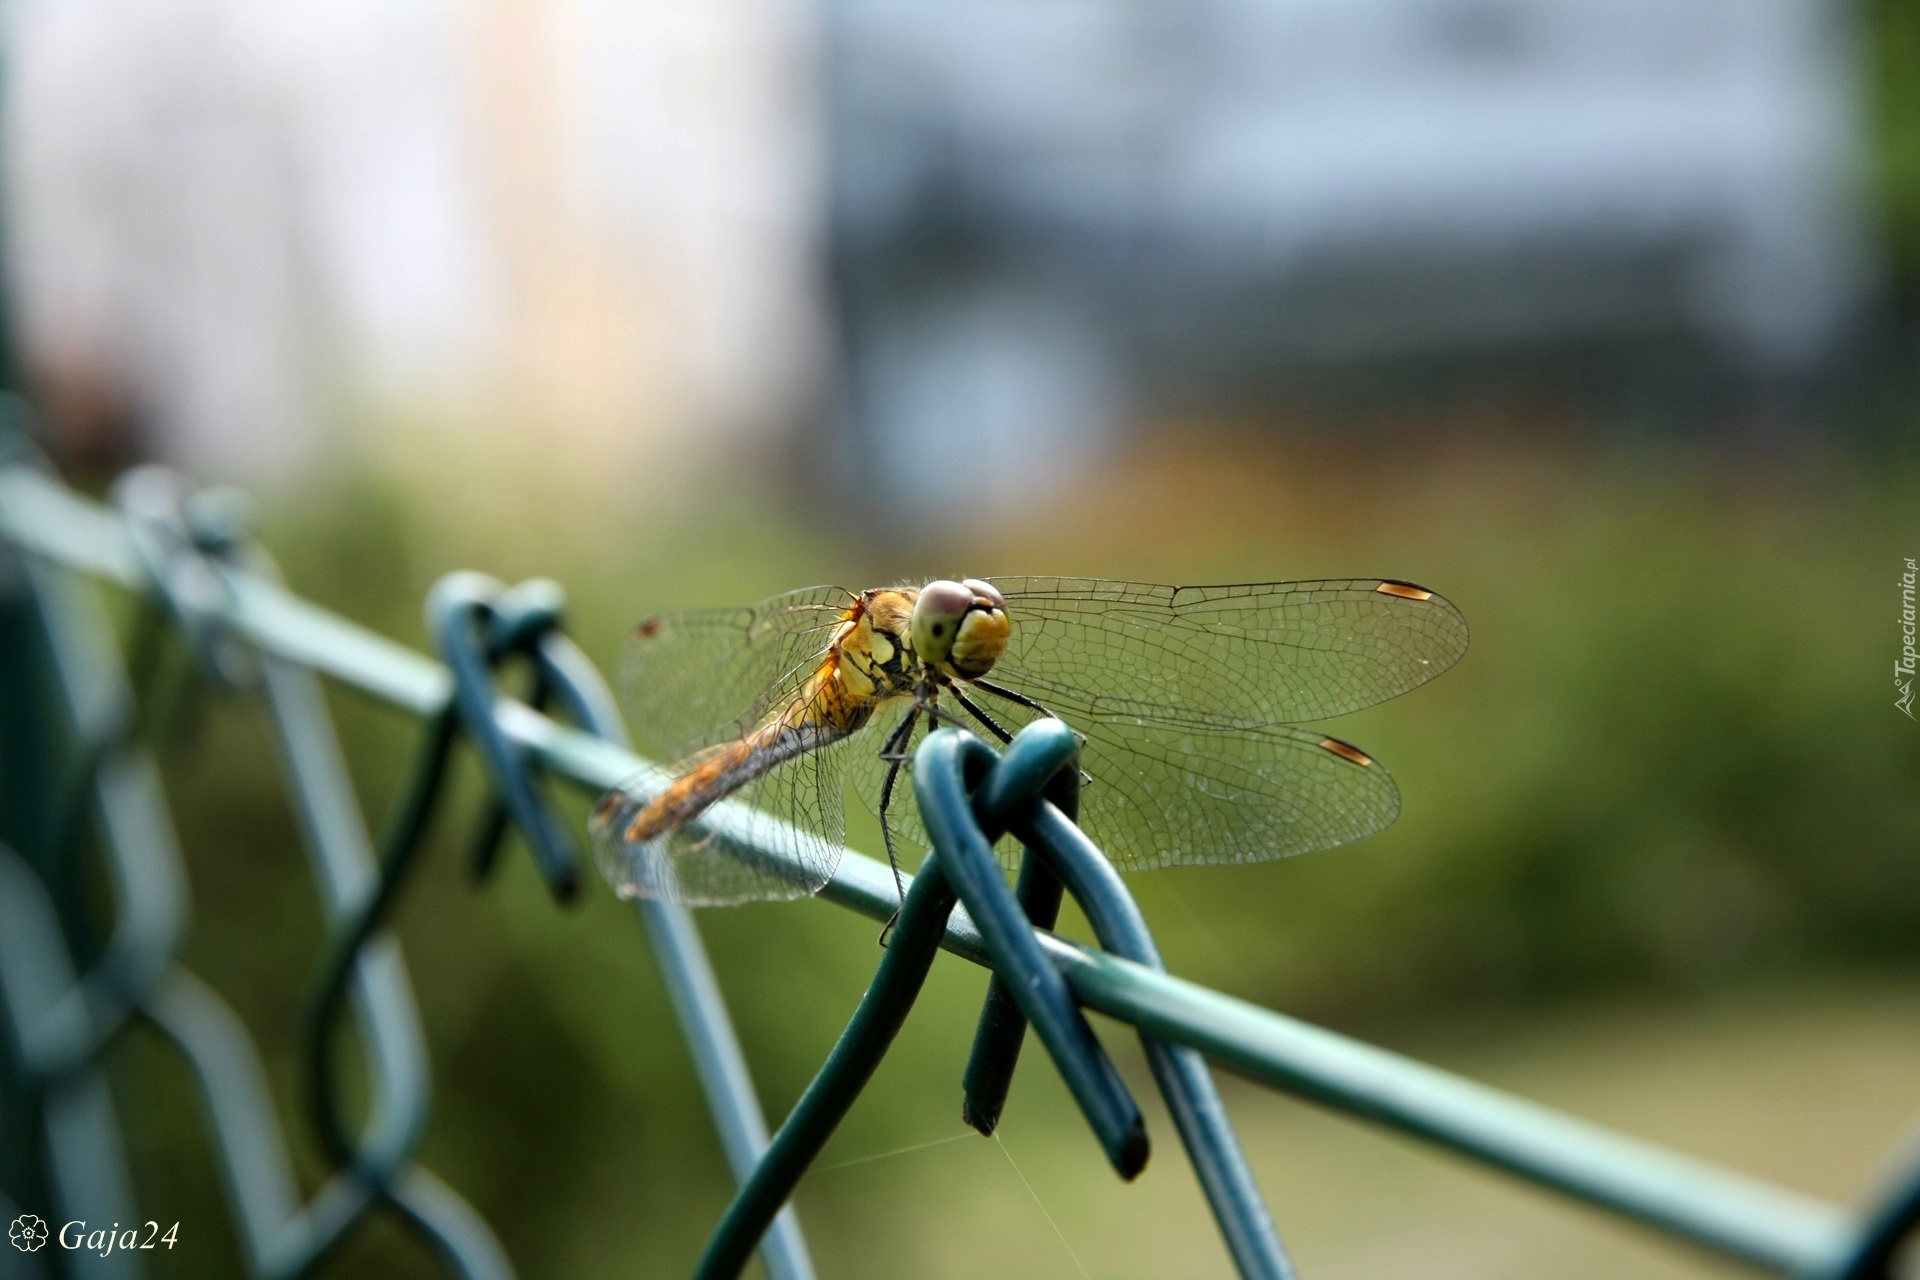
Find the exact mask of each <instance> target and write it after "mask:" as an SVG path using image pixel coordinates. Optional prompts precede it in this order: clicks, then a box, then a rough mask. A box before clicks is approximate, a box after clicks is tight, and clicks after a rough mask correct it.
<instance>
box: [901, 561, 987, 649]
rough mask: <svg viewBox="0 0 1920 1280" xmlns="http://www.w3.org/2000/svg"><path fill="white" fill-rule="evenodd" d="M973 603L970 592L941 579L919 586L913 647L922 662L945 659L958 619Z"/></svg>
mask: <svg viewBox="0 0 1920 1280" xmlns="http://www.w3.org/2000/svg"><path fill="white" fill-rule="evenodd" d="M972 607H973V592H971V591H969V590H967V589H966V588H965V587H963V586H961V585H960V584H959V583H957V582H949V581H947V580H946V579H944V578H943V579H941V580H940V581H938V582H929V583H928V584H927V585H926V586H924V587H922V588H920V596H919V598H918V599H917V600H915V601H914V602H913V651H914V652H915V653H917V654H919V655H920V661H922V662H945V661H946V660H947V658H948V656H949V655H951V654H952V653H953V642H954V639H955V637H957V636H958V635H959V634H960V623H961V621H962V620H963V619H965V618H966V616H967V610H969V609H971V608H972Z"/></svg>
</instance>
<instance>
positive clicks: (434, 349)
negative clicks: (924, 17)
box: [6, 0, 821, 481]
mask: <svg viewBox="0 0 1920 1280" xmlns="http://www.w3.org/2000/svg"><path fill="white" fill-rule="evenodd" d="M9 15H10V17H9V22H8V24H7V39H8V44H9V50H8V65H9V70H10V76H9V81H8V85H7V87H8V90H9V94H8V98H7V104H6V105H7V110H6V120H7V125H8V138H7V157H8V179H9V181H8V184H7V194H8V197H9V200H10V207H11V228H10V231H11V244H10V257H11V262H12V267H13V286H14V290H15V295H16V305H17V308H18V310H19V311H20V312H21V314H22V319H23V327H24V330H25V337H26V345H27V348H28V351H29V356H30V361H31V364H32V366H33V368H34V370H35V371H36V373H37V375H38V379H39V381H40V382H41V384H42V386H43V389H44V395H43V399H44V400H45V401H46V402H48V403H49V404H51V406H52V408H53V411H54V412H55V413H56V415H58V416H59V417H60V418H61V419H62V423H61V425H62V427H63V428H64V429H65V430H67V431H68V432H70V433H75V434H78V435H80V436H81V437H83V438H84V437H88V436H91V435H96V434H102V433H115V432H120V433H124V432H126V431H127V430H129V429H132V430H135V431H137V432H139V433H141V434H142V435H143V436H144V437H145V438H144V441H143V442H142V443H141V445H140V447H141V449H142V450H143V451H146V452H151V453H155V454H158V455H159V456H161V457H164V458H168V459H171V460H174V461H177V462H179V463H181V464H182V465H185V466H187V467H188V468H190V469H193V470H195V471H197V472H199V473H201V474H203V475H236V474H237V475H241V476H244V477H247V478H249V479H252V480H255V481H258V480H260V479H263V478H266V477H267V476H270V475H273V474H275V473H286V472H288V471H290V470H294V469H296V468H297V467H298V465H299V464H301V463H302V462H304V461H307V460H309V459H311V458H312V457H313V456H314V455H315V454H316V453H318V452H326V453H337V452H339V451H341V450H342V449H343V447H344V448H346V449H347V451H348V452H349V454H359V455H361V456H364V455H365V453H366V452H368V451H371V452H373V453H375V454H380V453H399V454H401V455H403V456H405V455H413V456H415V457H416V458H417V460H418V461H419V462H420V465H423V466H435V465H443V464H444V462H445V461H446V459H447V458H448V457H450V456H453V455H452V454H451V453H450V451H449V450H450V448H451V449H454V450H458V451H461V452H463V453H465V454H468V455H475V456H478V455H485V454H487V453H490V452H494V453H504V454H506V455H507V456H508V458H509V459H510V460H512V461H513V462H514V463H515V465H533V466H537V467H542V468H549V469H552V468H572V469H574V470H576V471H579V472H584V473H589V474H597V473H598V472H599V471H601V470H604V469H605V468H606V466H607V464H609V463H620V464H629V465H635V466H646V465H649V464H655V465H667V464H668V463H669V462H670V461H671V460H673V459H677V458H683V457H685V456H687V455H688V454H689V453H690V452H697V451H698V450H699V449H701V448H704V447H711V446H712V445H713V444H714V443H716V442H725V441H728V440H734V441H738V440H740V439H742V438H744V439H746V440H749V441H750V440H752V439H754V438H757V437H760V436H764V435H765V434H766V433H767V432H768V431H770V430H778V429H780V428H783V427H785V426H786V425H787V424H788V423H789V422H790V420H791V418H792V416H793V415H794V412H795V408H794V406H795V405H796V403H804V402H805V401H806V400H807V399H808V398H809V397H810V396H811V395H812V391H811V390H810V388H811V385H812V382H813V379H814V377H815V374H814V370H815V368H816V367H817V352H816V351H815V350H814V347H813V344H814V343H815V341H816V340H817V337H818V335H819V332H820V329H821V325H820V323H819V322H818V320H817V318H816V316H817V300H818V291H817V289H816V288H815V287H814V279H815V274H814V267H813V260H814V259H813V253H812V246H813V244H814V243H815V242H816V240H817V239H818V237H817V235H816V233H815V231H814V227H815V224H816V220H817V216H818V214H817V210H818V205H819V201H818V199H817V197H816V195H815V191H816V185H817V183H816V177H815V175H816V173H817V170H818V164H817V160H816V155H817V150H818V148H817V146H816V143H815V120H816V117H817V112H816V111H815V110H814V109H813V106H812V93H813V86H812V80H811V76H810V75H809V74H808V73H807V72H806V71H805V67H806V65H807V57H806V55H807V50H808V48H809V47H810V44H809V38H808V37H807V34H806V30H805V28H804V26H803V25H802V24H801V23H800V22H799V21H798V19H797V17H796V15H795V14H794V13H792V12H790V11H788V10H786V9H784V8H782V7H780V6H778V5H770V4H764V3H752V2H751V0H733V2H731V3H717V4H710V5H701V6H698V7H696V8H694V9H691V10H686V11H680V10H674V9H664V8H658V7H643V8H640V9H634V8H632V7H631V6H622V5H614V4H592V3H572V4H561V5H551V6H543V5H519V4H513V3H508V2H505V0H501V2H493V0H483V2H481V3H477V4H456V3H450V2H448V0H376V2H363V0H349V3H345V4H336V3H325V4H322V3H314V2H311V0H292V2H290V3H285V4H274V5H269V6H262V5H257V4H251V3H247V2H246V0H126V2H125V3H113V4H99V5H80V6H75V5H68V4H61V3H52V2H48V3H41V2H39V0H28V3H24V4H21V5H16V6H12V7H11V8H10V10H9ZM130 421H131V424H132V425H131V428H130V425H129V424H130ZM355 424H357V432H358V434H357V435H348V436H347V437H346V438H343V432H348V431H351V430H356V426H355ZM369 436H371V437H372V438H368V437H369ZM83 443H85V441H84V439H83Z"/></svg>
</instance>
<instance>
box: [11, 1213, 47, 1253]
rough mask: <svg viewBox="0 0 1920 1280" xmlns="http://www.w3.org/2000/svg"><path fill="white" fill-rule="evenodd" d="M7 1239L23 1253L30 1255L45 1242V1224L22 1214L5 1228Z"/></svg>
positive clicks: (30, 1215)
mask: <svg viewBox="0 0 1920 1280" xmlns="http://www.w3.org/2000/svg"><path fill="white" fill-rule="evenodd" d="M7 1239H9V1240H11V1241H13V1247H14V1248H16V1249H19V1250H21V1251H22V1252H23V1253H32V1252H33V1251H34V1250H35V1249H38V1248H39V1247H40V1246H41V1245H43V1244H45V1243H46V1242H47V1224H46V1223H44V1222H42V1221H40V1219H38V1218H36V1217H34V1216H33V1215H32V1214H30V1213H23V1214H21V1215H20V1216H19V1217H17V1218H15V1219H14V1220H13V1222H12V1223H11V1224H9V1225H8V1227H7Z"/></svg>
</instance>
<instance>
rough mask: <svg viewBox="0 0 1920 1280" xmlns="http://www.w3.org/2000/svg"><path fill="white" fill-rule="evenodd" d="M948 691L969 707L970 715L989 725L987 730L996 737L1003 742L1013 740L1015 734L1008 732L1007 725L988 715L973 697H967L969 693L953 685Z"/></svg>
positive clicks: (956, 700) (954, 698) (964, 705)
mask: <svg viewBox="0 0 1920 1280" xmlns="http://www.w3.org/2000/svg"><path fill="white" fill-rule="evenodd" d="M947 692H948V693H950V694H952V695H953V700H954V701H955V702H957V703H959V704H960V705H961V706H963V707H965V708H966V709H967V712H968V714H969V715H971V716H972V717H973V718H974V719H975V720H978V721H979V722H980V723H981V724H983V725H985V726H986V727H987V732H989V733H991V734H992V735H993V736H994V737H996V738H998V739H1000V741H1002V742H1012V741H1013V735H1012V734H1011V733H1009V732H1007V729H1006V726H1005V725H1003V724H1001V723H1000V722H999V721H998V720H995V719H994V718H993V717H992V716H990V715H988V714H987V713H986V712H985V711H984V710H982V709H981V708H980V707H979V706H977V705H975V703H974V701H973V699H971V698H969V697H967V695H966V694H964V693H962V692H960V690H958V689H955V688H952V687H949V688H948V689H947Z"/></svg>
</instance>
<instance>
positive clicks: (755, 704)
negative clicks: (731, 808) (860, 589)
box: [620, 587, 851, 760]
mask: <svg viewBox="0 0 1920 1280" xmlns="http://www.w3.org/2000/svg"><path fill="white" fill-rule="evenodd" d="M850 601H851V597H850V596H849V595H848V593H847V592H845V591H843V590H842V589H840V588H839V587H806V588H803V589H801V590H799V591H789V592H785V593H784V594H781V595H777V596H774V597H772V598H771V599H768V600H762V601H761V602H760V603H759V604H756V605H749V606H748V607H746V608H744V609H701V610H694V611H689V612H685V613H663V614H656V615H655V616H653V617H651V618H648V619H647V620H646V621H645V622H642V623H641V624H640V625H639V626H638V627H635V628H634V632H633V639H632V640H630V641H629V642H628V644H627V652H626V658H625V661H624V662H623V664H622V667H621V680H620V684H621V691H622V693H623V695H624V699H623V700H624V702H625V704H626V707H627V712H628V715H629V716H630V717H631V719H632V722H633V730H634V733H635V736H636V737H638V738H639V739H640V741H641V742H642V744H643V745H644V746H646V747H647V748H649V749H650V750H652V751H655V752H657V753H659V754H661V755H663V756H664V757H665V758H667V759H670V760H678V759H680V758H681V757H683V756H687V755H690V754H692V753H693V752H695V751H697V750H699V749H700V748H702V747H707V746H712V745H713V744H715V743H718V742H728V741H732V740H734V739H737V738H739V737H741V736H742V735H744V734H745V733H746V732H747V731H748V730H749V729H752V728H753V727H754V726H755V725H758V724H759V723H761V722H762V721H763V720H765V719H766V718H767V716H768V714H769V713H770V712H771V711H772V710H773V709H774V708H775V707H778V706H782V705H784V704H785V703H786V702H788V701H790V700H791V699H792V698H793V697H794V696H795V695H796V694H797V693H798V691H799V686H800V685H801V684H802V683H804V682H805V680H806V678H807V676H808V675H809V674H811V673H812V671H813V669H814V667H815V666H817V665H818V664H819V660H820V657H821V655H822V654H824V653H825V651H826V648H827V644H828V642H829V641H830V640H832V638H833V633H834V630H835V628H837V627H838V626H839V625H840V621H841V618H842V615H843V613H844V611H845V609H846V607H847V605H848V604H849V603H850Z"/></svg>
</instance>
